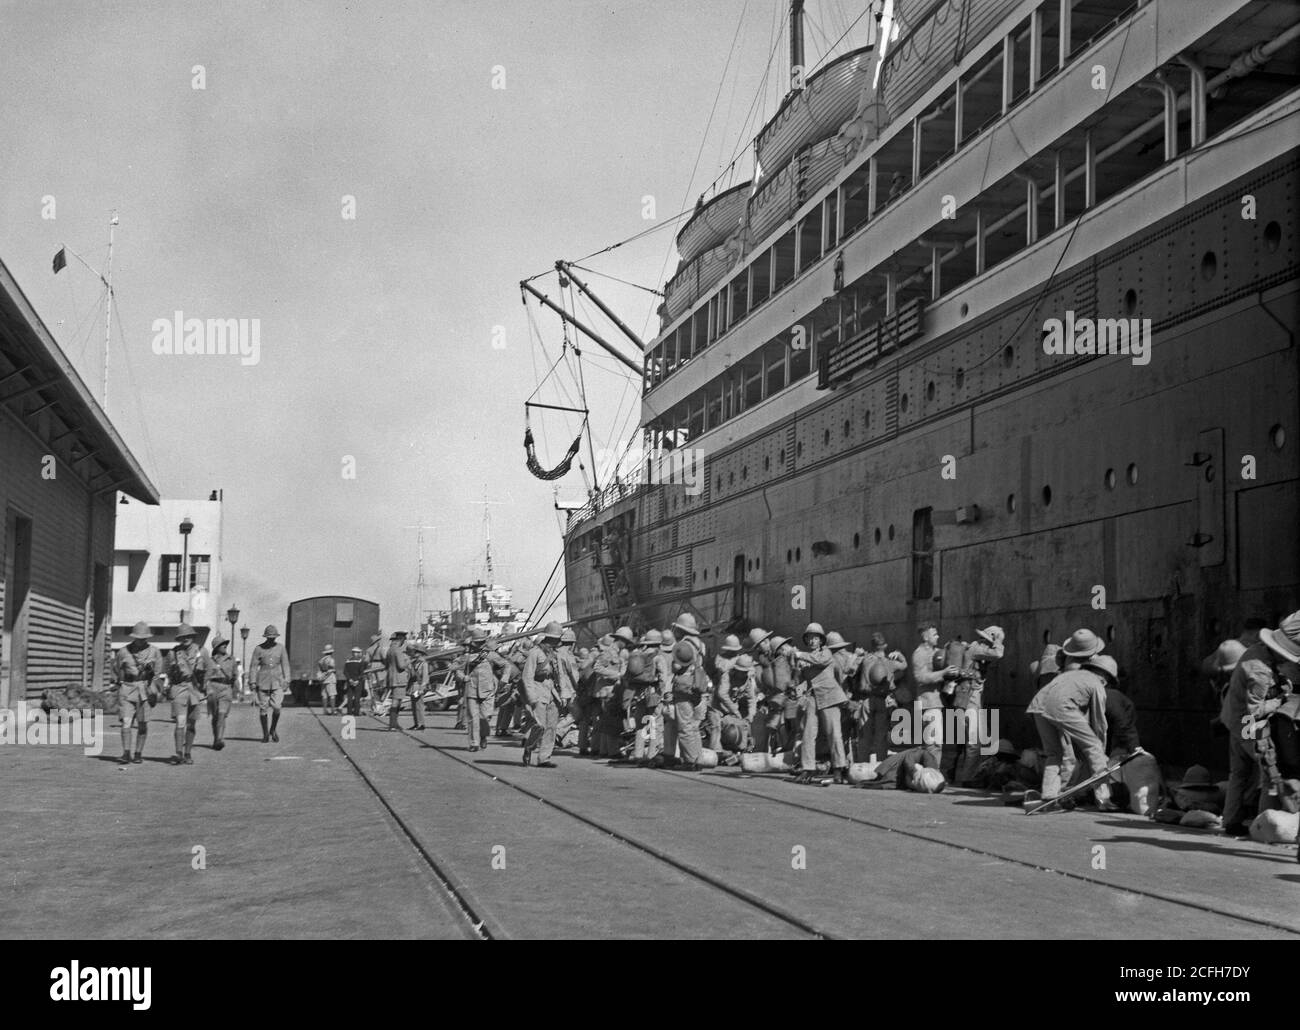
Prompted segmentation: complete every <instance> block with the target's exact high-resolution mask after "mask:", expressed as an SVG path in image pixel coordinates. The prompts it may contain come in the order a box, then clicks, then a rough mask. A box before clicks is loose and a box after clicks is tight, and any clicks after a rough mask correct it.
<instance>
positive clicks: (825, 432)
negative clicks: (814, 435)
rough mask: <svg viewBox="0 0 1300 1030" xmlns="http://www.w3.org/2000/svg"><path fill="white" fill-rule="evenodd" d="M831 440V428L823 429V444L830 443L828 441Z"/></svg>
mask: <svg viewBox="0 0 1300 1030" xmlns="http://www.w3.org/2000/svg"><path fill="white" fill-rule="evenodd" d="M830 442H831V431H830V430H829V429H823V430H822V443H823V444H828V443H830Z"/></svg>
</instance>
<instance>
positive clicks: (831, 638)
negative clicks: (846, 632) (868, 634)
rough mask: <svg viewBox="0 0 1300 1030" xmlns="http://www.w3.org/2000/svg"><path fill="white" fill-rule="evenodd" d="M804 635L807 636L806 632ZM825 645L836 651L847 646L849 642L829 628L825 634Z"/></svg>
mask: <svg viewBox="0 0 1300 1030" xmlns="http://www.w3.org/2000/svg"><path fill="white" fill-rule="evenodd" d="M804 636H807V634H806V633H805V634H804ZM826 646H827V647H829V648H830V649H831V650H832V651H838V650H840V649H841V648H845V647H848V646H849V642H848V641H847V640H845V639H844V637H842V636H841V635H840V634H839V633H837V632H836V631H835V630H831V631H830V632H829V633H827V634H826Z"/></svg>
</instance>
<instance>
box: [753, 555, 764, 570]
mask: <svg viewBox="0 0 1300 1030" xmlns="http://www.w3.org/2000/svg"><path fill="white" fill-rule="evenodd" d="M762 564H763V559H762V558H755V559H754V571H755V572H757V571H758V570H759V568H760V567H761V566H762Z"/></svg>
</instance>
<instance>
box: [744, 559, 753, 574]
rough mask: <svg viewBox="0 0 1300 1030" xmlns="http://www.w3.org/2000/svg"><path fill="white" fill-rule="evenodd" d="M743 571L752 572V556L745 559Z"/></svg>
mask: <svg viewBox="0 0 1300 1030" xmlns="http://www.w3.org/2000/svg"><path fill="white" fill-rule="evenodd" d="M745 571H746V572H753V571H754V559H753V558H749V559H747V560H746V561H745Z"/></svg>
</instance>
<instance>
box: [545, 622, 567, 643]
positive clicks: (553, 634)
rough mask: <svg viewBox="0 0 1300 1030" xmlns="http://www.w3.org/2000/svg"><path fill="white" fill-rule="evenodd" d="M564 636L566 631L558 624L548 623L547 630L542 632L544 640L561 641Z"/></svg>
mask: <svg viewBox="0 0 1300 1030" xmlns="http://www.w3.org/2000/svg"><path fill="white" fill-rule="evenodd" d="M562 636H564V629H563V628H562V627H561V626H560V624H559V623H558V622H548V623H547V624H546V628H545V629H544V630H542V639H543V640H559V639H560V637H562Z"/></svg>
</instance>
